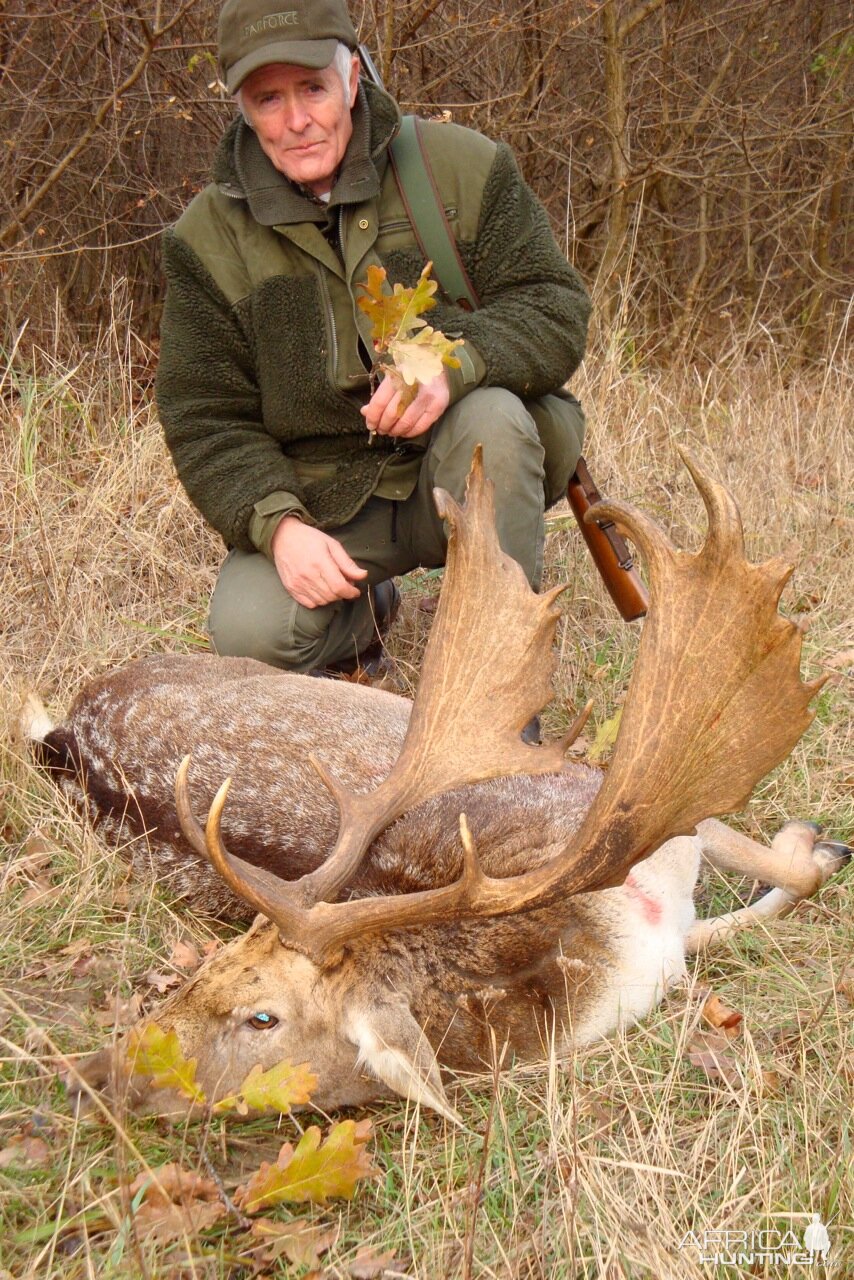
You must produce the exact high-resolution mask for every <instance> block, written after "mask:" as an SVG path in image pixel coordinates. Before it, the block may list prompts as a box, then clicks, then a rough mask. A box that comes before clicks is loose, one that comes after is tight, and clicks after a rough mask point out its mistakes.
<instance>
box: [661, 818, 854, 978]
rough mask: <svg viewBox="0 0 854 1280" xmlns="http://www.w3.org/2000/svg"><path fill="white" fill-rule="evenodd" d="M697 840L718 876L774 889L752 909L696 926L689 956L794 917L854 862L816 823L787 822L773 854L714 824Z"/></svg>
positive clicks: (708, 823)
mask: <svg viewBox="0 0 854 1280" xmlns="http://www.w3.org/2000/svg"><path fill="white" fill-rule="evenodd" d="M697 834H698V836H699V837H700V842H701V845H702V851H703V857H704V858H705V860H706V861H707V862H708V863H709V864H710V865H711V866H713V867H715V868H716V869H717V870H718V871H734V872H736V873H737V874H738V875H742V876H749V877H751V878H752V879H754V880H763V881H765V883H766V884H771V885H773V886H774V888H773V889H771V890H769V892H768V893H766V894H765V895H764V896H763V897H761V898H760V899H759V900H758V901H757V902H754V903H753V904H752V905H751V906H749V907H742V908H741V910H739V911H730V912H727V913H726V914H725V915H722V916H713V917H710V918H709V919H707V920H697V921H695V923H694V924H693V925H692V926H691V928H690V929H689V931H688V934H687V935H686V938H685V951H686V954H688V955H691V954H693V953H694V952H696V951H700V950H702V949H703V948H706V947H709V946H715V945H717V944H718V943H720V942H723V941H724V940H725V939H726V938H727V937H730V936H731V935H732V934H733V933H735V932H736V930H738V929H743V928H745V927H746V926H749V925H756V924H759V923H761V922H763V921H766V920H775V919H779V918H780V917H781V916H786V915H788V914H789V912H790V911H792V910H793V908H794V906H795V904H796V903H798V902H800V901H801V899H802V898H809V897H811V896H812V894H814V893H815V892H816V891H817V890H818V889H820V888H821V886H822V885H823V884H825V883H826V882H827V881H828V880H829V879H830V877H831V876H832V875H834V874H835V872H837V871H839V870H840V868H841V867H843V866H844V865H845V863H846V862H847V861H848V860H849V858H850V857H851V849H849V848H848V846H847V845H844V844H837V843H834V842H832V841H820V840H819V839H818V836H819V834H820V829H819V827H817V826H816V824H815V823H814V822H798V821H794V822H787V823H786V825H785V826H784V827H782V828H781V829H780V831H778V832H777V834H776V836H775V837H774V839H773V840H772V841H771V846H770V848H768V847H766V846H765V845H761V844H759V843H758V842H757V841H756V840H751V839H750V838H749V837H748V836H743V835H741V834H740V833H739V832H737V831H733V830H731V828H730V827H727V826H726V825H725V824H724V823H723V822H717V821H716V820H714V819H709V820H708V821H706V822H701V823H700V824H699V826H698V827H697Z"/></svg>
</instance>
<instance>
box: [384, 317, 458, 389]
mask: <svg viewBox="0 0 854 1280" xmlns="http://www.w3.org/2000/svg"><path fill="white" fill-rule="evenodd" d="M459 345H460V339H458V338H456V339H451V338H446V337H445V335H444V333H442V330H441V329H431V328H430V325H429V324H428V325H425V326H424V328H423V329H422V330H421V331H420V332H419V333H415V334H413V335H412V336H411V337H409V338H399V339H397V338H396V339H395V340H394V341H392V342H390V343H389V347H388V350H389V355H390V356H391V358H392V360H393V361H394V367H395V369H396V370H397V372H398V373H399V374H400V376H401V378H402V379H403V381H404V382H405V383H406V385H407V386H408V387H414V386H423V385H424V383H425V382H432V381H433V379H434V378H438V376H439V374H440V373H441V372H442V369H443V367H444V366H445V365H449V366H450V367H451V368H453V369H459V367H460V362H459V360H458V359H457V358H456V356H454V355H453V354H452V353H453V351H454V350H455V349H456V348H457V347H458V346H459Z"/></svg>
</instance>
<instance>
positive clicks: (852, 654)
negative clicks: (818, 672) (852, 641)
mask: <svg viewBox="0 0 854 1280" xmlns="http://www.w3.org/2000/svg"><path fill="white" fill-rule="evenodd" d="M824 666H826V667H832V668H833V669H834V670H835V671H837V670H838V671H842V670H844V669H845V668H846V667H854V649H840V650H839V652H838V653H834V654H833V656H832V657H830V658H825V659H824Z"/></svg>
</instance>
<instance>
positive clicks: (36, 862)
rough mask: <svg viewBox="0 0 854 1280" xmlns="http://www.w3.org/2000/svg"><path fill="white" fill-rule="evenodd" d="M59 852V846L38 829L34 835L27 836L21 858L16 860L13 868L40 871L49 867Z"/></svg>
mask: <svg viewBox="0 0 854 1280" xmlns="http://www.w3.org/2000/svg"><path fill="white" fill-rule="evenodd" d="M59 851H60V850H59V846H58V845H56V844H54V842H53V841H52V840H49V839H48V838H47V836H45V835H43V834H42V832H41V831H39V830H38V829H36V830H35V831H33V833H32V835H29V836H27V838H26V840H25V841H24V847H23V849H22V850H21V854H20V857H18V858H15V860H14V862H13V863H12V868H13V869H14V870H15V871H23V870H25V869H26V870H30V871H38V870H40V869H42V868H44V867H49V866H50V864H51V862H53V860H54V858H55V857H56V855H57V854H58V853H59Z"/></svg>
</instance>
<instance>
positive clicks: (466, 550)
mask: <svg viewBox="0 0 854 1280" xmlns="http://www.w3.org/2000/svg"><path fill="white" fill-rule="evenodd" d="M492 490H493V486H492V482H491V481H489V480H487V479H486V478H485V477H484V474H483V462H482V450H481V448H480V447H479V446H478V448H477V449H476V450H475V454H474V458H473V460H472V468H471V471H470V473H469V477H468V481H467V484H466V505H465V508H464V509H463V508H461V507H460V506H459V505H458V504H457V503H456V502H455V501H454V499H453V498H452V497H451V496H450V494H448V493H445V492H444V490H441V489H437V490H436V491H435V493H434V497H435V502H436V507H437V510H438V511H439V514H440V515H441V516H443V517H444V518H445V519H446V520H447V521H448V523H449V524H450V526H451V535H450V538H449V545H448V559H447V567H446V570H445V581H444V585H443V589H442V596H441V600H440V604H439V609H438V611H437V613H436V618H435V621H434V623H433V628H432V631H431V634H430V639H429V642H428V645H427V649H426V652H425V656H424V664H423V669H422V677H421V682H420V687H419V690H418V694H417V696H416V698H415V703H414V706H413V709H412V715H411V716H410V720H409V726H408V729H407V733H406V738H405V740H404V743H403V747H402V749H401V753H400V756H399V757H398V759H397V761H396V763H395V765H394V767H393V769H392V770H391V773H390V774H389V775H388V777H387V778H386V779H385V780H384V781H383V782H382V783H381V784H380V785H379V786H378V787H377V788H376V789H375V790H374V791H371V792H368V793H365V794H358V793H353V792H349V791H347V790H346V789H345V788H344V787H343V786H342V785H341V784H340V783H339V782H338V781H337V780H336V779H335V778H334V777H333V776H332V775H331V774H330V773H329V772H328V771H327V770H326V769H325V768H324V767H323V766H322V765H321V764H320V763H319V761H317V760H314V759H312V764H313V765H314V767H315V768H316V770H317V772H318V773H319V774H320V776H321V778H322V779H323V781H324V783H325V784H326V786H327V787H328V788H329V790H330V791H331V793H332V795H333V796H334V797H335V800H336V802H337V804H338V807H339V810H340V822H339V835H338V840H337V842H336V844H335V847H334V849H333V850H332V852H331V854H330V855H329V857H328V858H327V859H326V861H325V862H324V863H323V864H322V866H320V867H319V868H318V869H317V870H316V871H313V872H311V873H309V874H308V875H305V876H303V877H302V878H301V879H299V880H295V881H290V882H287V887H286V888H285V884H284V882H282V881H281V880H279V879H278V877H276V876H273V875H271V874H270V873H265V872H263V871H262V870H260V869H259V868H258V867H255V866H253V865H252V864H250V863H247V862H245V861H244V860H243V859H241V858H237V857H235V856H234V855H232V854H229V853H228V851H227V850H226V849H225V847H224V845H223V843H222V840H221V838H220V839H217V840H215V841H214V842H213V847H211V841H210V839H209V838H208V842H207V849H206V852H207V854H208V856H209V857H210V859H211V861H212V862H213V863H214V865H215V866H216V868H217V870H218V871H219V873H220V874H221V875H222V876H223V878H224V879H225V880H226V881H227V882H228V884H229V885H230V886H231V888H233V889H234V890H235V892H236V893H238V894H240V895H241V896H243V897H244V898H245V899H246V900H247V901H249V902H250V903H251V904H252V905H253V906H255V907H256V908H257V909H258V910H259V911H263V912H264V913H265V915H267V916H269V917H270V918H271V919H273V920H275V921H276V923H277V924H278V925H279V927H280V930H281V932H282V936H283V939H284V938H288V939H291V938H293V939H294V940H295V941H298V942H299V944H300V945H301V946H304V947H305V948H306V949H308V948H309V947H310V948H311V950H312V951H314V948H315V939H314V936H313V934H314V930H315V927H316V917H315V915H314V914H312V925H311V935H308V936H307V925H306V911H307V910H308V909H309V908H314V911H316V910H317V906H316V905H315V904H320V903H322V902H329V901H330V900H332V899H334V898H335V897H336V895H337V894H338V893H339V892H340V890H341V888H342V887H343V886H344V885H346V884H347V883H348V881H349V880H350V879H351V877H352V875H353V873H354V871H355V870H356V868H357V867H358V865H359V862H360V860H361V859H362V858H363V857H364V854H365V851H366V850H367V849H368V847H369V845H370V843H371V841H372V840H373V839H374V837H375V836H376V835H377V834H378V833H379V832H380V831H382V830H384V829H385V827H387V826H388V825H389V823H390V822H392V821H393V820H394V819H395V818H396V817H398V816H399V815H400V814H402V813H404V812H406V811H407V810H408V809H412V808H414V807H415V806H416V805H418V804H420V803H422V802H423V801H425V800H428V799H429V798H430V797H431V796H435V795H438V794H440V793H441V792H443V791H447V790H450V789H452V788H454V787H459V786H463V785H465V784H466V783H471V782H477V781H482V780H485V779H487V778H495V777H501V776H502V775H506V774H512V773H530V774H543V773H557V772H559V771H560V769H561V768H562V766H563V761H564V756H565V753H566V749H567V747H568V746H569V744H570V743H571V741H572V740H573V738H574V737H575V735H576V734H577V732H578V731H579V729H580V725H579V724H578V723H577V724H576V725H574V726H573V729H572V730H571V731H570V733H569V734H568V735H567V736H566V737H565V738H564V739H561V740H559V741H557V742H552V743H549V744H548V745H546V746H541V747H532V746H527V745H526V744H525V743H523V742H522V740H521V737H520V734H521V731H522V729H523V728H524V726H525V725H526V724H527V723H528V721H529V720H530V719H531V717H532V716H534V715H536V714H537V712H538V711H540V710H541V709H542V707H543V706H545V704H546V703H547V702H548V701H549V699H550V698H551V696H552V689H551V678H552V676H553V674H554V669H555V658H554V656H553V653H552V641H553V638H554V630H555V626H556V623H557V619H558V617H559V616H560V611H559V610H558V609H557V607H556V605H555V600H556V598H557V597H558V596H559V595H560V594H561V592H562V591H563V590H564V589H565V588H564V587H557V588H555V589H554V590H552V591H550V592H547V593H546V594H544V595H541V596H538V595H536V594H535V593H534V592H533V591H532V590H531V588H530V587H529V585H528V582H527V580H526V578H525V575H524V573H523V571H522V569H521V568H520V566H519V565H518V564H517V563H516V561H515V560H512V559H511V558H510V557H509V556H507V555H505V554H504V552H502V550H501V548H500V547H499V545H498V538H497V535H496V532H495V514H494V504H493V498H492ZM187 768H188V765H187V764H185V765H184V766H182V769H181V770H180V771H179V776H178V778H177V779H176V805H177V809H178V815H179V820H180V822H181V826H182V829H183V831H184V834H185V835H186V837H187V839H188V840H189V841H190V843H191V844H192V845H193V847H194V848H195V849H197V850H198V849H199V847H200V844H201V842H202V840H203V836H202V832H201V827H200V825H199V823H198V822H197V821H196V819H195V818H194V816H193V814H192V809H191V806H190V802H189V797H188V794H187ZM222 803H224V797H222ZM222 803H220V796H218V797H217V799H216V800H215V801H214V805H213V807H212V810H211V813H212V814H213V812H214V811H216V812H217V813H218V814H219V813H221V811H222ZM208 825H210V821H209V824H208ZM215 826H217V827H218V822H217V823H215Z"/></svg>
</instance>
